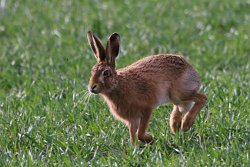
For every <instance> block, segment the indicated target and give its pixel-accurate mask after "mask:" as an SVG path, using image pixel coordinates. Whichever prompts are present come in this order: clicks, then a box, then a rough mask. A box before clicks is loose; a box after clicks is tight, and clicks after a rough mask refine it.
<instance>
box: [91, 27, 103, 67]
mask: <svg viewBox="0 0 250 167" xmlns="http://www.w3.org/2000/svg"><path fill="white" fill-rule="evenodd" d="M87 38H88V41H89V44H90V46H91V48H92V50H93V52H94V53H95V57H96V59H97V62H101V61H105V58H106V55H105V50H104V47H103V45H102V43H101V41H100V40H99V39H98V38H97V37H96V36H95V35H94V34H93V33H92V32H91V31H88V33H87Z"/></svg>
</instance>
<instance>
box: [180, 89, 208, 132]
mask: <svg viewBox="0 0 250 167" xmlns="http://www.w3.org/2000/svg"><path fill="white" fill-rule="evenodd" d="M206 100H207V97H206V96H205V95H204V94H201V93H196V94H194V95H193V96H192V97H191V98H190V101H193V102H194V105H193V107H192V108H191V109H190V110H189V111H188V112H187V113H186V114H185V115H184V117H183V118H182V121H181V130H182V131H183V132H185V131H187V130H189V129H190V127H191V126H192V125H193V123H194V121H195V118H196V115H197V114H198V112H200V110H201V109H202V107H203V106H204V104H205V102H206Z"/></svg>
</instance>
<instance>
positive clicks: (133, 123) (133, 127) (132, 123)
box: [127, 119, 139, 146]
mask: <svg viewBox="0 0 250 167" xmlns="http://www.w3.org/2000/svg"><path fill="white" fill-rule="evenodd" d="M127 126H128V128H129V135H130V142H131V144H132V145H133V146H135V145H136V141H137V138H136V132H137V130H138V127H139V119H131V120H129V122H128V124H127Z"/></svg>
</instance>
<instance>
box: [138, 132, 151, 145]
mask: <svg viewBox="0 0 250 167" xmlns="http://www.w3.org/2000/svg"><path fill="white" fill-rule="evenodd" d="M138 138H139V140H140V141H142V142H144V143H150V144H152V143H153V141H154V140H153V137H152V135H150V134H149V133H144V134H143V135H141V136H138Z"/></svg>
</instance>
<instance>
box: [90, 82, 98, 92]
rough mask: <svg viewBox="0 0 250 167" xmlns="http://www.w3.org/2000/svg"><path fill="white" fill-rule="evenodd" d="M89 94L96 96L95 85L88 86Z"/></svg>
mask: <svg viewBox="0 0 250 167" xmlns="http://www.w3.org/2000/svg"><path fill="white" fill-rule="evenodd" d="M89 92H91V93H95V94H97V93H98V92H97V84H94V85H91V86H89Z"/></svg>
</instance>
